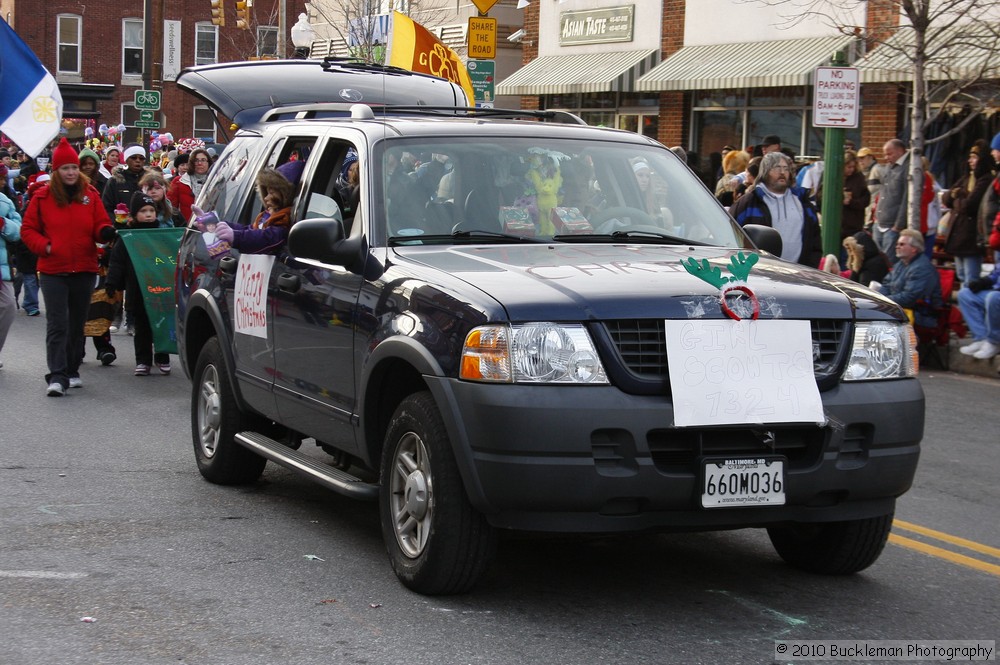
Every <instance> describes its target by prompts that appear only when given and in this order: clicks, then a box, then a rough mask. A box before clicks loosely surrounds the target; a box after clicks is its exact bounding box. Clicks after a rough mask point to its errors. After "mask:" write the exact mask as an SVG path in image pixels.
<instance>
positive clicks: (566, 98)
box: [542, 94, 580, 109]
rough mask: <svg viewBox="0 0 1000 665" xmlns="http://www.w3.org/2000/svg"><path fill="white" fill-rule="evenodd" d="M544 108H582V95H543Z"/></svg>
mask: <svg viewBox="0 0 1000 665" xmlns="http://www.w3.org/2000/svg"><path fill="white" fill-rule="evenodd" d="M542 108H543V109H578V108H580V95H577V94H569V95H545V96H543V97H542Z"/></svg>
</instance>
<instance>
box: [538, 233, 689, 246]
mask: <svg viewBox="0 0 1000 665" xmlns="http://www.w3.org/2000/svg"><path fill="white" fill-rule="evenodd" d="M552 239H553V240H559V241H561V242H592V241H594V240H612V241H614V240H636V239H641V240H650V241H652V242H657V243H663V244H666V245H706V244H707V243H704V242H698V241H697V240H691V239H690V238H680V237H678V236H672V235H669V234H667V233H660V232H659V231H639V230H633V231H612V232H611V233H572V234H570V233H566V234H560V235H554V236H552Z"/></svg>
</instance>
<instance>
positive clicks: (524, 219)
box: [500, 206, 535, 237]
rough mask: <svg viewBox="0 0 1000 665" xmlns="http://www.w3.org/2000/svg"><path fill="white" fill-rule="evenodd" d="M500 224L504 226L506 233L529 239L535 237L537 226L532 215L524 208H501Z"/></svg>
mask: <svg viewBox="0 0 1000 665" xmlns="http://www.w3.org/2000/svg"><path fill="white" fill-rule="evenodd" d="M500 224H501V225H502V226H503V230H504V233H513V234H514V235H519V236H529V237H533V236H534V235H535V225H534V223H533V222H532V221H531V215H530V214H529V213H528V211H527V210H525V209H524V208H518V207H517V206H501V207H500Z"/></svg>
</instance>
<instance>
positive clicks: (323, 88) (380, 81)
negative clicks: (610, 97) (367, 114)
mask: <svg viewBox="0 0 1000 665" xmlns="http://www.w3.org/2000/svg"><path fill="white" fill-rule="evenodd" d="M177 85H178V86H180V87H181V88H182V89H184V90H187V91H188V92H190V93H191V94H193V95H194V96H195V97H198V98H199V99H201V100H203V101H204V102H206V103H207V104H208V105H209V106H211V107H212V108H213V109H214V110H216V111H217V112H219V113H221V114H222V115H224V116H225V117H227V118H229V119H231V120H232V121H233V122H235V123H236V124H237V125H239V126H240V127H247V126H249V125H252V124H254V123H256V122H257V121H258V120H260V118H261V116H263V115H264V113H266V112H267V111H269V110H271V109H273V108H276V107H280V106H294V105H300V104H313V103H343V104H344V105H345V107H344V108H345V113H346V111H347V109H348V108H349V106H350V105H351V104H359V103H362V104H368V105H374V106H380V105H385V104H400V105H414V104H418V105H426V106H466V105H467V104H468V102H467V101H466V99H465V93H464V92H463V91H462V89H461V88H460V87H459V86H457V85H455V84H454V83H451V82H450V81H446V80H444V79H439V78H436V77H433V76H427V75H425V74H418V73H415V72H408V71H405V70H402V69H396V68H392V67H382V66H379V65H366V64H363V63H357V62H351V61H334V60H263V61H254V62H228V63H220V64H215V65H201V66H198V67H188V68H187V69H185V70H184V71H182V72H181V74H180V76H179V77H178V78H177Z"/></svg>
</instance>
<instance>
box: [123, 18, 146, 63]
mask: <svg viewBox="0 0 1000 665" xmlns="http://www.w3.org/2000/svg"><path fill="white" fill-rule="evenodd" d="M142 51H143V29H142V19H141V18H140V19H136V18H126V19H122V75H123V76H142Z"/></svg>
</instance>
